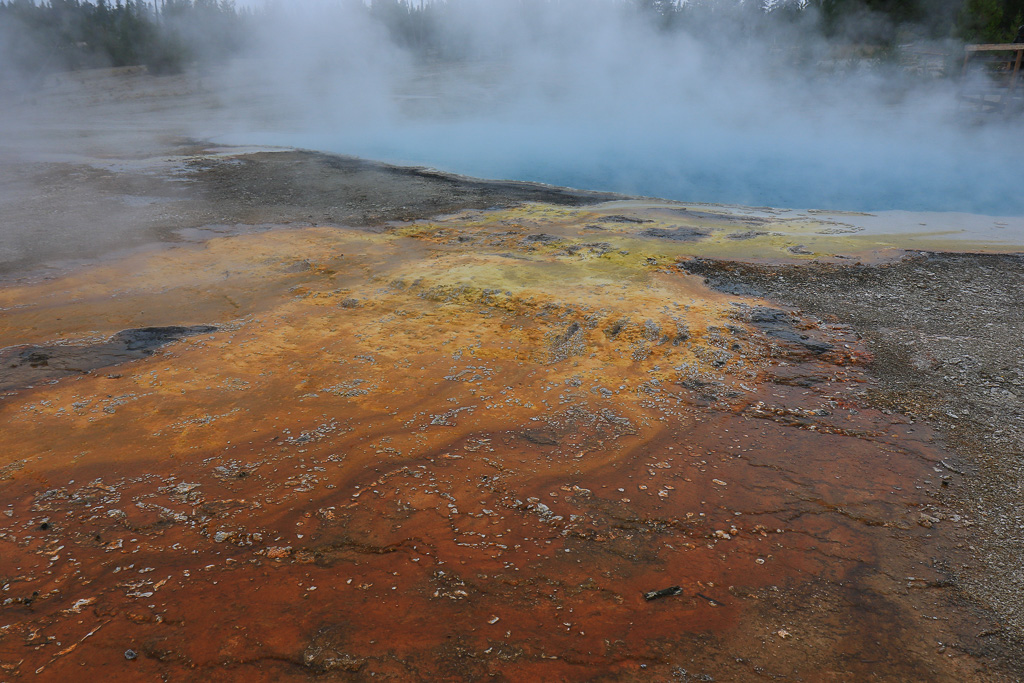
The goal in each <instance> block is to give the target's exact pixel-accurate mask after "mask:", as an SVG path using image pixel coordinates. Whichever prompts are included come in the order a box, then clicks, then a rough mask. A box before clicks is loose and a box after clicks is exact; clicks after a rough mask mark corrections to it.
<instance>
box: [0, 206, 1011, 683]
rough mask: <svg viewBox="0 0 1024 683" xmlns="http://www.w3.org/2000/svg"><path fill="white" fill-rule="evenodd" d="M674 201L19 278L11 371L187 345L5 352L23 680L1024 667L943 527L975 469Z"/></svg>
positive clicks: (937, 675) (146, 256)
mask: <svg viewBox="0 0 1024 683" xmlns="http://www.w3.org/2000/svg"><path fill="white" fill-rule="evenodd" d="M647 216H648V214H644V213H638V212H635V211H626V212H625V213H623V208H622V207H621V206H618V205H616V204H612V205H604V206H597V207H594V208H591V209H572V208H563V207H557V206H554V205H527V206H526V207H524V208H523V209H518V210H511V211H493V212H480V211H471V212H468V213H461V214H458V215H455V216H452V217H448V218H443V219H440V220H431V221H417V222H413V223H396V224H391V225H389V226H387V227H386V228H385V229H383V230H382V231H380V232H366V231H363V230H353V229H343V228H327V227H313V228H290V229H276V230H267V231H264V232H261V233H258V234H250V235H238V236H231V237H222V238H215V239H211V240H208V241H206V242H203V243H201V244H185V245H180V246H177V247H174V248H170V249H167V248H164V249H159V250H155V251H146V252H142V253H139V254H135V255H133V256H130V257H127V258H125V259H121V260H114V261H110V262H106V263H102V264H97V265H93V266H90V267H85V268H80V269H77V270H74V271H72V272H69V273H67V274H65V275H63V276H61V277H59V278H48V279H44V280H36V281H33V280H31V279H28V280H25V281H23V282H22V283H20V284H15V285H12V286H9V287H7V288H5V289H4V290H2V291H0V297H2V300H0V301H2V303H0V305H2V307H3V309H4V311H5V316H4V325H3V329H2V331H0V335H2V336H0V339H2V341H0V345H2V346H4V347H8V351H7V352H6V354H7V356H10V357H17V358H21V357H22V356H23V355H24V351H19V349H30V350H31V351H32V353H35V354H40V353H43V351H41V349H61V348H64V349H74V353H75V354H78V355H83V354H86V355H87V350H88V349H90V348H92V349H94V350H95V354H96V357H97V358H109V357H110V353H111V346H112V344H116V343H117V341H118V340H123V339H125V338H131V336H132V334H133V333H132V332H126V330H139V329H147V328H154V327H155V328H164V329H167V328H168V327H170V326H171V325H177V326H179V327H178V328H177V329H179V330H190V334H188V335H185V334H180V335H178V336H179V337H180V338H179V339H177V341H174V340H170V339H167V340H164V341H168V342H170V343H169V344H168V345H167V346H164V347H163V348H162V350H159V351H155V352H154V353H153V355H150V356H148V357H146V358H142V359H134V360H133V359H132V358H131V357H130V356H127V355H126V356H125V357H124V358H123V359H121V360H123V361H125V362H122V363H119V364H116V365H110V366H108V367H104V368H96V367H91V368H90V367H83V368H82V371H81V373H80V374H78V375H77V376H74V377H63V378H58V377H55V376H54V375H53V374H52V373H51V372H50V368H49V367H47V366H46V365H44V364H39V367H36V368H33V367H32V366H31V364H28V366H27V367H26V364H25V363H20V364H19V363H8V366H7V367H6V368H4V369H3V370H0V373H2V376H3V378H4V383H5V386H7V387H8V390H7V393H6V396H5V398H4V400H3V404H2V417H0V419H2V420H3V422H4V424H5V425H6V429H5V434H6V438H5V441H6V447H5V461H4V467H3V476H4V477H5V479H6V481H5V484H4V498H5V500H6V506H7V507H6V510H5V511H4V515H5V517H0V524H2V526H0V529H2V534H3V536H2V537H0V538H2V542H4V544H5V546H6V549H5V551H4V552H3V553H2V555H0V557H2V559H0V575H2V576H3V579H4V585H3V595H4V611H5V614H4V617H5V628H4V630H3V639H2V640H0V661H2V662H3V666H4V668H5V670H6V671H7V672H8V675H10V676H12V677H15V676H22V675H30V674H32V673H34V672H41V673H45V674H47V675H48V676H50V677H53V678H57V677H66V676H76V675H81V674H80V672H81V671H83V667H84V670H87V671H89V672H90V675H99V676H102V677H103V678H105V679H114V680H116V679H124V680H129V679H136V678H140V677H146V676H150V675H152V676H156V675H160V674H163V675H166V676H170V677H171V678H184V679H189V680H193V679H194V680H200V679H202V680H207V679H211V678H213V679H217V678H220V679H234V678H238V677H241V676H246V677H248V678H253V679H257V680H280V679H282V678H305V677H310V676H316V675H319V674H322V673H325V672H328V673H339V672H349V673H353V674H355V675H357V677H360V678H370V677H380V676H384V677H390V678H395V679H408V678H437V677H440V678H454V679H473V678H482V677H488V676H498V677H501V678H508V679H522V678H547V679H562V680H590V679H594V678H602V677H603V678H611V679H616V678H631V677H636V678H656V679H666V680H667V679H672V678H675V679H680V680H687V677H690V678H692V679H693V680H701V678H700V677H702V676H703V677H705V678H704V680H710V678H707V677H711V678H713V679H715V680H736V679H743V678H757V677H782V676H785V677H789V678H793V679H798V680H826V679H838V680H863V679H865V678H874V679H879V680H966V679H986V678H988V679H991V680H1001V679H1002V675H1001V674H1000V670H1001V669H1002V668H1003V666H1005V665H1006V664H1007V662H1006V661H1003V660H1001V659H1000V656H999V648H998V647H993V645H992V643H991V642H990V641H991V638H988V637H987V635H991V633H993V632H996V631H998V630H999V626H998V623H997V620H996V617H995V616H994V615H993V614H991V613H989V612H986V610H985V609H983V608H982V607H981V606H980V605H978V604H976V603H974V602H973V601H971V600H970V599H969V596H968V595H966V594H965V593H964V591H963V590H962V587H961V585H960V583H959V582H957V581H956V580H955V577H956V569H957V562H958V561H959V559H960V554H959V553H960V551H959V550H958V549H957V548H956V547H955V546H956V544H957V543H959V542H962V541H963V528H962V527H960V526H958V525H957V524H955V523H946V524H936V523H934V522H933V520H936V518H935V517H934V512H933V510H932V506H933V501H932V495H933V494H934V493H935V492H936V491H938V490H940V489H942V488H944V487H949V486H952V487H959V486H960V485H961V477H960V475H959V474H958V473H957V469H956V467H955V466H953V465H950V464H949V461H950V459H951V458H952V457H953V456H952V454H950V453H949V452H947V451H944V450H942V449H941V448H940V447H939V446H938V444H937V443H936V442H935V438H934V434H933V433H932V431H931V429H930V428H929V427H928V426H927V425H925V424H922V423H920V422H917V421H915V420H913V419H911V418H909V417H907V416H904V415H900V414H898V413H891V412H888V411H881V410H878V409H876V408H873V407H871V404H870V402H869V400H868V392H869V391H870V390H871V389H872V388H873V387H874V384H873V381H872V380H871V378H870V376H869V374H868V372H867V364H868V363H869V362H870V360H871V356H870V353H869V351H868V349H867V348H866V347H865V346H864V345H863V343H862V341H861V339H860V338H859V335H858V333H857V332H856V331H855V330H854V329H853V328H851V327H848V326H846V325H843V324H837V323H830V322H825V321H823V320H821V319H819V318H815V317H812V316H810V315H808V314H805V313H801V312H799V311H797V310H795V309H790V308H787V307H779V306H778V305H777V304H775V303H773V302H771V301H768V300H763V299H758V298H755V297H751V296H738V295H733V294H726V293H722V292H716V291H714V290H713V289H711V288H709V287H707V286H705V285H704V284H703V278H702V277H700V276H698V275H691V274H687V273H686V272H683V271H681V270H680V269H679V268H678V267H675V265H674V263H675V261H669V262H668V263H665V262H664V260H665V258H666V257H665V250H673V249H681V248H693V247H692V245H693V244H694V241H693V240H692V239H690V237H687V238H686V239H679V235H681V234H689V232H688V230H687V227H686V225H684V224H678V225H675V226H674V227H672V226H667V225H665V224H660V223H657V222H655V223H645V222H643V221H653V220H654V219H652V218H649V217H647ZM687 220H689V219H687ZM702 220H703V221H704V225H705V227H704V228H703V230H702V232H703V233H704V236H703V239H706V240H713V239H715V237H714V236H715V235H716V234H718V233H717V232H716V230H718V231H723V234H726V235H727V234H731V231H732V230H734V229H735V230H739V229H741V228H742V227H743V226H736V225H733V224H732V223H730V222H729V221H728V220H727V219H722V218H719V219H718V220H719V222H718V223H715V222H714V221H712V220H711V219H710V218H709V217H707V216H705V217H704V218H703V219H702ZM723 226H724V227H723ZM541 228H543V229H545V230H547V231H548V232H540V229H541ZM595 231H596V232H598V233H600V236H601V237H600V240H601V241H600V242H597V241H595V238H594V236H593V235H594V233H595ZM659 231H660V232H659ZM690 232H692V231H690ZM722 239H728V237H722ZM195 325H208V326H210V327H208V328H202V329H200V328H196V327H192V326H195ZM197 330H198V332H200V333H196V331H197ZM134 334H136V335H137V333H134ZM32 371H35V372H37V373H38V375H37V376H36V377H32V376H30V374H29V373H30V372H32ZM936 521H937V520H936ZM667 589H669V590H667ZM652 591H660V593H654V594H653V595H651V594H650V593H651V592H652Z"/></svg>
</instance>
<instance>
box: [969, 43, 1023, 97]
mask: <svg viewBox="0 0 1024 683" xmlns="http://www.w3.org/2000/svg"><path fill="white" fill-rule="evenodd" d="M1022 61H1024V43H982V44H977V45H965V46H964V66H963V72H962V77H963V79H962V80H963V84H964V85H963V88H962V89H961V93H960V96H961V99H964V100H968V101H974V102H976V103H978V104H981V105H982V106H983V107H988V108H1002V107H1004V106H1006V105H1008V104H1010V103H1012V102H1014V101H1015V100H1019V99H1021V97H1022V95H1024V88H1022V87H1020V81H1021V76H1022V75H1024V74H1022V73H1021V62H1022ZM978 62H981V63H982V64H984V65H985V66H987V69H986V71H987V74H988V76H989V80H988V81H987V82H986V85H985V86H982V85H980V84H979V83H978V82H977V81H972V80H971V79H969V78H968V74H969V73H970V71H971V67H972V65H973V64H977V63H978Z"/></svg>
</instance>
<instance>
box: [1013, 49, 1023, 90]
mask: <svg viewBox="0 0 1024 683" xmlns="http://www.w3.org/2000/svg"><path fill="white" fill-rule="evenodd" d="M1021 57H1024V46H1022V47H1018V48H1017V59H1016V61H1014V63H1013V75H1012V76H1010V92H1013V91H1014V90H1016V89H1017V80H1018V78H1019V76H1020V60H1021Z"/></svg>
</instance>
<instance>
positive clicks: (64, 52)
mask: <svg viewBox="0 0 1024 683" xmlns="http://www.w3.org/2000/svg"><path fill="white" fill-rule="evenodd" d="M339 1H342V2H344V1H347V2H349V3H350V5H351V6H352V7H354V8H358V9H357V11H365V12H367V13H368V14H369V15H370V16H371V17H372V18H373V19H375V20H376V21H378V22H380V23H381V24H382V25H384V26H385V27H386V29H387V30H388V32H389V33H390V35H391V37H392V39H393V40H394V41H395V42H396V43H398V44H400V45H402V46H404V47H406V48H409V49H411V50H413V51H415V52H418V53H420V54H421V55H430V56H435V57H440V58H446V57H447V58H458V57H460V56H465V55H460V54H459V53H458V47H457V46H458V45H460V41H459V40H452V37H453V36H452V30H453V29H452V25H453V24H457V23H458V22H452V21H451V17H452V14H453V13H456V12H458V11H459V9H460V5H462V4H464V3H465V2H466V0H370V1H369V2H362V0H339ZM507 1H512V2H518V4H519V5H521V7H520V9H521V11H523V12H529V11H530V10H531V9H532V8H534V7H536V6H537V5H538V4H541V5H542V4H544V3H545V2H557V0H507ZM619 4H622V5H632V7H633V8H634V9H635V10H636V11H637V12H640V13H642V14H645V15H647V16H648V17H649V18H650V19H651V20H652V21H654V22H655V23H656V24H657V25H658V26H660V27H661V28H662V29H664V30H669V31H670V30H677V29H680V28H682V29H685V28H686V27H687V26H691V25H699V22H701V21H706V20H708V18H709V17H712V16H714V17H717V20H718V21H721V20H722V15H723V14H725V15H727V16H726V20H728V21H732V22H733V23H734V24H739V25H743V26H748V27H749V30H750V31H751V32H757V31H759V30H761V29H764V28H765V25H766V24H771V23H774V24H776V25H784V24H791V25H797V24H799V25H800V26H803V27H804V28H807V19H808V18H810V21H811V22H812V23H813V24H816V28H817V29H818V32H819V33H821V34H824V35H825V36H826V37H829V38H831V39H833V40H845V41H849V42H853V43H860V44H892V43H893V42H895V41H896V40H897V39H899V38H900V37H901V36H906V35H911V36H916V37H924V38H958V39H961V40H965V41H968V42H1010V41H1012V40H1013V38H1014V36H1015V35H1016V34H1017V31H1018V27H1019V26H1020V25H1021V24H1024V0H686V1H685V2H684V1H682V0H621V1H620V3H619ZM259 19H260V13H259V12H256V11H253V10H249V9H245V8H238V7H236V6H235V4H234V2H232V0H149V1H145V0H114V2H111V1H110V0H96V1H95V2H91V1H89V0H48V1H43V2H39V1H37V0H0V68H12V67H13V68H17V69H20V70H22V71H23V72H36V73H41V72H46V71H52V70H63V69H79V68H87V67H95V66H128V65H139V64H144V65H146V66H148V67H149V70H150V71H151V72H152V73H169V72H175V71H178V70H180V69H182V68H183V67H184V65H186V64H189V63H192V62H196V61H204V60H212V61H216V60H222V59H225V58H227V57H229V56H231V55H234V54H237V53H238V52H239V51H240V50H241V49H242V48H243V47H244V46H245V39H246V35H248V33H249V29H250V28H251V26H250V24H251V23H252V22H255V21H258V20H259ZM801 22H803V23H801ZM462 30H464V29H462ZM789 35H799V33H790V34H789Z"/></svg>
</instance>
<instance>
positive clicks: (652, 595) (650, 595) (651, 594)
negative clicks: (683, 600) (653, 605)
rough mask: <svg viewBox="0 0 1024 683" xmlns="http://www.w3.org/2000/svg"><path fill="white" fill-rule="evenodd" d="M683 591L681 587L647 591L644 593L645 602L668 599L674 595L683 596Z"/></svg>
mask: <svg viewBox="0 0 1024 683" xmlns="http://www.w3.org/2000/svg"><path fill="white" fill-rule="evenodd" d="M682 592H683V589H682V588H681V587H680V586H669V587H668V588H662V589H661V590H656V591H647V592H646V593H644V600H647V601H648V602H649V601H651V600H657V599H658V598H667V597H670V596H672V595H681V594H682Z"/></svg>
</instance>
